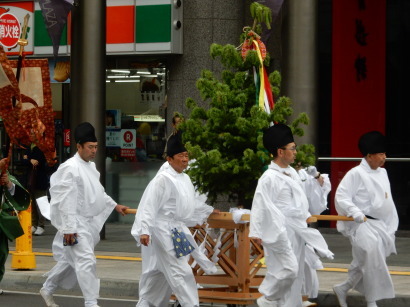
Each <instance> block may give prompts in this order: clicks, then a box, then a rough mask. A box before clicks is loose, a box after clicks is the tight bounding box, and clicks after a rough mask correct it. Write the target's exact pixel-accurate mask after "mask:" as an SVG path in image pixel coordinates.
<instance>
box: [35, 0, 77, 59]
mask: <svg viewBox="0 0 410 307" xmlns="http://www.w3.org/2000/svg"><path fill="white" fill-rule="evenodd" d="M73 3H74V0H39V4H40V8H41V13H42V14H43V18H44V23H45V25H46V28H47V32H48V35H49V36H50V38H51V41H52V43H53V54H54V57H55V58H56V57H57V56H58V48H59V47H60V39H61V34H62V32H63V29H64V26H65V24H66V23H67V16H68V13H70V11H71V9H72V7H73Z"/></svg>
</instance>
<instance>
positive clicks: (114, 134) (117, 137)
mask: <svg viewBox="0 0 410 307" xmlns="http://www.w3.org/2000/svg"><path fill="white" fill-rule="evenodd" d="M105 146H106V147H120V146H121V131H120V130H106V131H105Z"/></svg>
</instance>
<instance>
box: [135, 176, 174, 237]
mask: <svg viewBox="0 0 410 307" xmlns="http://www.w3.org/2000/svg"><path fill="white" fill-rule="evenodd" d="M171 187H172V185H171V183H170V182H168V180H167V179H166V178H165V177H164V176H161V175H159V176H158V175H157V176H156V177H155V178H154V179H152V181H151V182H150V183H149V184H148V186H147V187H146V189H145V191H144V194H143V195H142V198H141V201H140V203H139V206H138V210H137V214H136V215H135V220H134V224H133V226H132V229H131V234H132V236H133V237H134V238H135V239H136V240H137V242H138V241H139V236H140V235H143V234H146V235H151V227H153V226H154V225H155V218H156V216H157V213H158V211H159V209H160V208H161V207H162V205H163V204H164V203H165V201H166V200H168V199H169V198H170V196H171Z"/></svg>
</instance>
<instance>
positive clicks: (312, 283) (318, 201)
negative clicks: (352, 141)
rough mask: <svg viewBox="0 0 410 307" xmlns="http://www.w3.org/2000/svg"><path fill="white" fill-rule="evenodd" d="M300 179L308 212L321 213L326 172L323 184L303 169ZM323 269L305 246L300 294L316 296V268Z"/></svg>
mask: <svg viewBox="0 0 410 307" xmlns="http://www.w3.org/2000/svg"><path fill="white" fill-rule="evenodd" d="M298 174H299V177H300V179H301V180H302V184H303V189H304V190H305V193H306V197H307V199H308V201H309V212H310V213H311V214H312V215H317V214H321V213H322V212H323V211H324V210H326V209H327V196H328V195H329V192H330V191H331V183H330V180H329V175H328V174H321V176H322V177H323V179H324V180H323V185H322V186H321V185H320V183H319V181H318V180H317V179H315V178H314V177H313V176H311V175H309V174H308V173H307V172H306V171H305V170H304V169H300V170H299V171H298ZM319 269H323V264H322V262H321V261H320V258H319V256H318V255H317V254H316V253H315V251H314V249H313V248H312V247H311V246H310V245H306V248H305V270H304V282H303V286H302V294H303V295H306V296H308V297H310V298H316V297H317V296H318V294H319V278H318V276H317V270H319Z"/></svg>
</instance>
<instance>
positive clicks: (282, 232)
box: [249, 162, 333, 307]
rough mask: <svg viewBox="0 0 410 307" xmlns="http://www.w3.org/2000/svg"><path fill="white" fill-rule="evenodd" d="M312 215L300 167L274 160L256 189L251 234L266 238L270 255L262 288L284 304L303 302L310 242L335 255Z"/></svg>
mask: <svg viewBox="0 0 410 307" xmlns="http://www.w3.org/2000/svg"><path fill="white" fill-rule="evenodd" d="M285 173H286V174H285ZM309 216H310V213H309V204H308V200H307V198H306V194H305V192H304V190H303V187H302V181H301V179H300V177H299V175H298V174H297V172H296V170H295V169H293V168H291V167H287V168H281V167H279V166H278V165H277V164H276V163H274V162H272V163H271V164H270V165H269V168H268V170H266V171H265V173H264V174H263V175H262V177H261V178H260V179H259V182H258V186H257V188H256V191H255V196H254V199H253V203H252V210H251V221H250V233H249V236H250V237H257V238H261V239H262V243H263V247H264V252H265V257H266V264H267V269H268V272H267V274H266V276H265V279H264V281H263V282H262V284H261V286H260V287H259V292H261V293H262V294H263V295H265V296H266V297H267V298H268V299H272V300H279V299H281V300H282V302H283V306H288V307H290V306H292V307H298V306H302V299H301V291H302V283H303V276H304V273H303V270H304V251H305V244H306V243H308V244H310V245H311V246H312V247H314V248H315V249H316V250H317V252H318V253H319V254H320V256H322V257H328V258H333V253H332V252H331V251H329V249H328V246H327V244H326V242H325V240H324V238H323V237H322V235H321V234H320V233H319V231H318V230H317V229H313V228H308V227H307V223H306V219H307V218H308V217H309ZM290 246H291V249H289V248H290ZM298 263H299V265H298Z"/></svg>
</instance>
